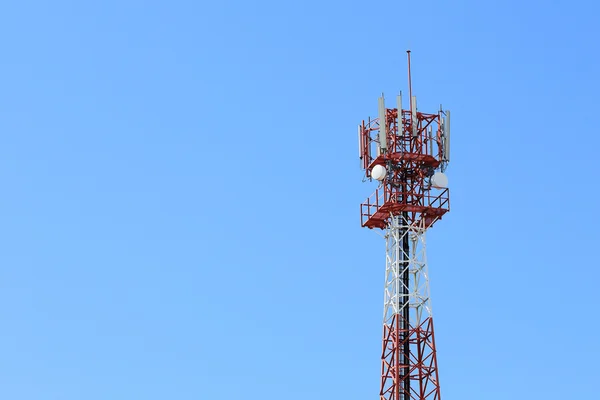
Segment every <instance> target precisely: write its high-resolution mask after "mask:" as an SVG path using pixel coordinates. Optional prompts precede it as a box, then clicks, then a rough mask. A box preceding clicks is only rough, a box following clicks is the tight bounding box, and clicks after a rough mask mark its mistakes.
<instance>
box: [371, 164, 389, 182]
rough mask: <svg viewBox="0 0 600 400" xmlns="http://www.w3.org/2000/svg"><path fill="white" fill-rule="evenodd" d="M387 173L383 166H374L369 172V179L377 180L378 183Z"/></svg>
mask: <svg viewBox="0 0 600 400" xmlns="http://www.w3.org/2000/svg"><path fill="white" fill-rule="evenodd" d="M386 174H387V171H386V169H385V167H384V166H383V165H376V166H374V167H373V169H372V170H371V177H372V178H373V179H377V180H378V181H382V180H384V179H385V176H386Z"/></svg>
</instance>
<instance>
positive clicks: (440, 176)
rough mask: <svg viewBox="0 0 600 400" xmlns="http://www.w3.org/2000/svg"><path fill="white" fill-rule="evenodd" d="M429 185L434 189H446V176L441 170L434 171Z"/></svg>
mask: <svg viewBox="0 0 600 400" xmlns="http://www.w3.org/2000/svg"><path fill="white" fill-rule="evenodd" d="M431 186H433V187H434V188H436V189H446V188H447V187H448V177H447V176H446V174H444V173H443V172H439V171H438V172H436V173H435V174H433V176H432V177H431Z"/></svg>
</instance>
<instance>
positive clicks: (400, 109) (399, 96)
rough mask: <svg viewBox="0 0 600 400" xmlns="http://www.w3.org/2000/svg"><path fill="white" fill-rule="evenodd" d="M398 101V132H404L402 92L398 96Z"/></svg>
mask: <svg viewBox="0 0 600 400" xmlns="http://www.w3.org/2000/svg"><path fill="white" fill-rule="evenodd" d="M396 103H398V134H399V135H400V134H402V92H400V94H399V95H398V96H396Z"/></svg>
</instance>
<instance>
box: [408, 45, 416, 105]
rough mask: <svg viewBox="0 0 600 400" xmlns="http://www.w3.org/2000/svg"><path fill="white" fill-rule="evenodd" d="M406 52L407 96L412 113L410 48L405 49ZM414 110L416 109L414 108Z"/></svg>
mask: <svg viewBox="0 0 600 400" xmlns="http://www.w3.org/2000/svg"><path fill="white" fill-rule="evenodd" d="M406 54H408V98H409V99H410V101H411V102H410V114H411V115H412V112H413V109H412V98H413V97H412V78H411V76H410V50H406ZM415 111H416V110H415Z"/></svg>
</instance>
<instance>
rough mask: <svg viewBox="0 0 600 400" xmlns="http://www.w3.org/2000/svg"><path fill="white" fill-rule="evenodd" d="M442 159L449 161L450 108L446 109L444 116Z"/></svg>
mask: <svg viewBox="0 0 600 400" xmlns="http://www.w3.org/2000/svg"><path fill="white" fill-rule="evenodd" d="M444 159H445V161H450V110H446V118H444Z"/></svg>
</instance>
